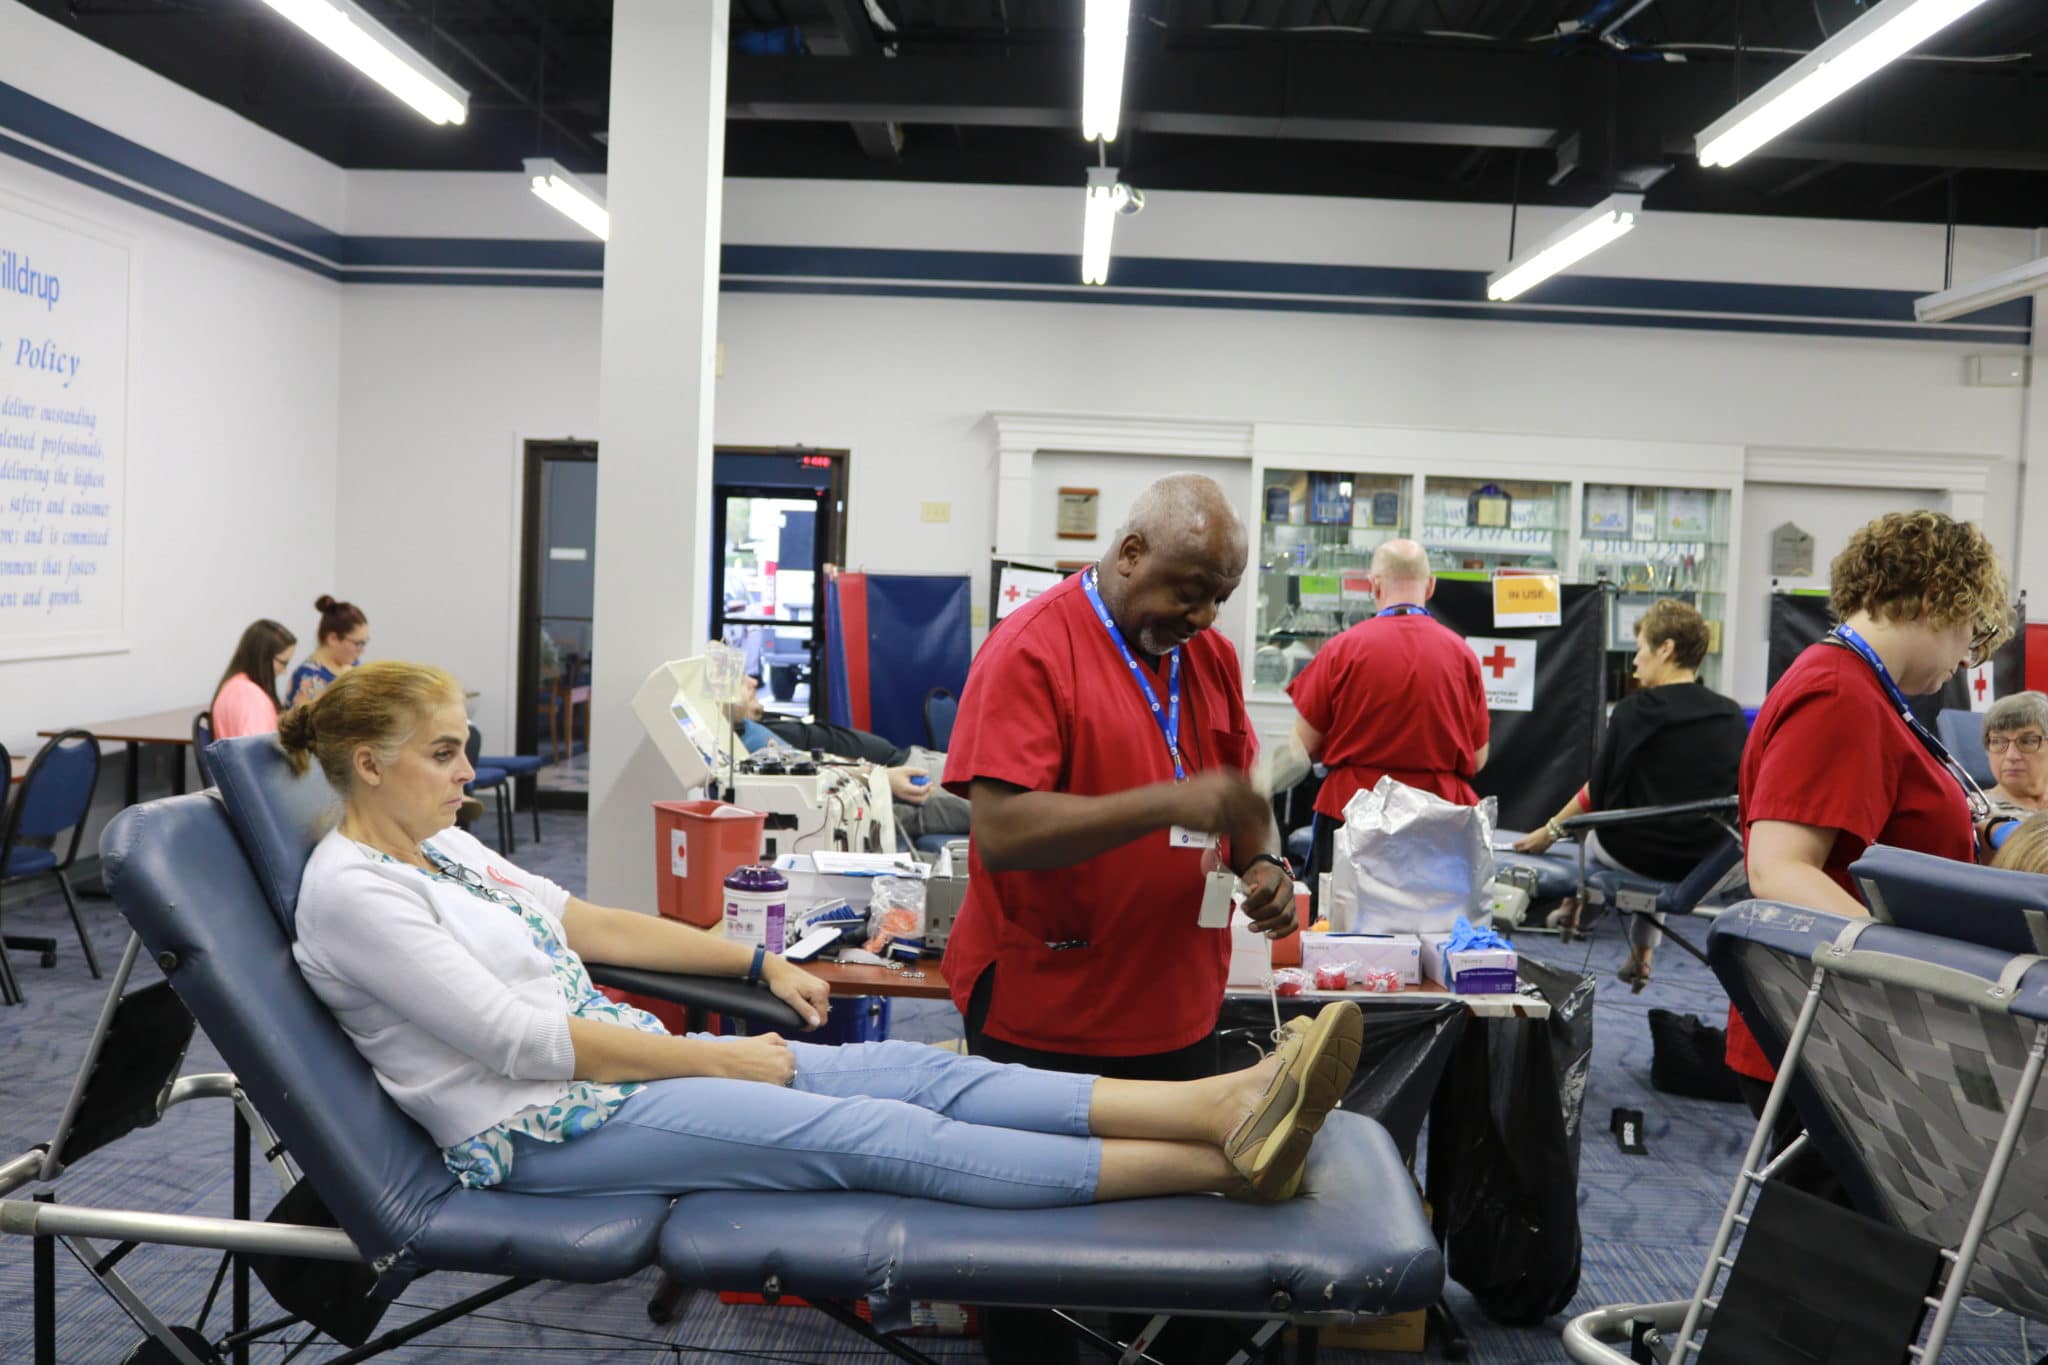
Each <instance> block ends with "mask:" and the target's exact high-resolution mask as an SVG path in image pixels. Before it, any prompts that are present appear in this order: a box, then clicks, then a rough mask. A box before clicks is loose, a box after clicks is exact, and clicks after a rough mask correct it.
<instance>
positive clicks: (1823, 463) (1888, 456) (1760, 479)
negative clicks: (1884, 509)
mask: <svg viewBox="0 0 2048 1365" xmlns="http://www.w3.org/2000/svg"><path fill="white" fill-rule="evenodd" d="M2001 463H2003V461H2002V460H2001V459H2000V457H1998V456H1996V455H1981V454H1973V453H1954V454H1951V453H1945V452H1933V451H1914V452H1889V451H1887V452H1878V451H1868V450H1803V449H1790V448H1784V447H1773V446H1751V447H1750V448H1749V455H1748V458H1747V459H1746V460H1745V461H1744V467H1743V478H1744V479H1745V480H1746V481H1748V482H1750V483H1809V484H1822V485H1837V486H1850V487H1859V488H1927V489H1940V490H1943V491H1946V492H1949V493H1952V494H1962V495H1975V496H1978V497H1982V496H1983V495H1984V493H1985V491H1986V490H1987V489H1988V487H1989V486H1990V482H1991V470H1992V468H1993V467H1994V466H1996V465H1998V464H2001Z"/></svg>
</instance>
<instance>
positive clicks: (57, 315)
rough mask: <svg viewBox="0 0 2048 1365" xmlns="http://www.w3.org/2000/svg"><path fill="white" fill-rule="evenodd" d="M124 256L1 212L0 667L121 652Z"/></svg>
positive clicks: (77, 234) (94, 239) (112, 245)
mask: <svg viewBox="0 0 2048 1365" xmlns="http://www.w3.org/2000/svg"><path fill="white" fill-rule="evenodd" d="M128 292H129V254H128V249H127V248H126V247H125V246H122V245H120V244H118V243H116V242H114V241H110V240H106V239H103V238H101V237H98V236H94V235H92V234H90V233H89V232H86V231H81V230H78V229H76V228H70V227H64V226H60V225H59V224H58V223H57V222H55V221H52V220H50V219H45V218H41V217H32V216H29V215H27V214H22V213H16V212H11V211H8V210H5V209H0V659H8V658H15V659H18V658H35V657H39V656H55V655H62V654H72V653H94V652H99V651H107V650H117V649H125V648H126V647H127V643H126V641H125V640H124V639H123V638H122V632H123V619H122V614H123V601H124V596H125V584H124V573H123V566H124V560H125V557H126V548H127V538H126V534H125V530H126V527H125V517H124V512H125V480H124V473H125V469H126V456H127V436H128V432H127V409H128Z"/></svg>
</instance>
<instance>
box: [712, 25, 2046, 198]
mask: <svg viewBox="0 0 2048 1365" xmlns="http://www.w3.org/2000/svg"><path fill="white" fill-rule="evenodd" d="M1598 60H1600V59H1599V58H1597V57H1586V58H1577V59H1566V60H1558V59H1557V58H1556V57H1554V56H1552V55H1550V54H1548V53H1547V52H1531V51H1526V50H1518V49H1513V48H1477V49H1472V50H1461V49H1450V48H1432V47H1400V46H1394V45H1392V44H1388V45H1371V46H1368V45H1362V44H1350V43H1347V44H1299V43H1286V44H1281V43H1275V44H1272V45H1271V50H1270V51H1264V52H1253V53H1249V54H1247V53H1246V52H1244V51H1243V50H1241V49H1231V50H1222V49H1218V50H1209V49H1201V48H1187V47H1182V48H1172V47H1168V48H1162V49H1160V50H1158V51H1156V52H1153V53H1150V54H1148V55H1147V59H1146V61H1145V62H1144V63H1142V64H1140V65H1138V66H1136V67H1134V68H1133V72H1132V79H1131V84H1130V88H1128V89H1127V90H1126V92H1125V99H1124V104H1125V122H1126V123H1128V124H1129V125H1130V126H1132V127H1135V128H1139V129H1142V130H1144V131H1147V132H1153V133H1169V134H1179V135H1187V136H1203V137H1242V138H1284V139H1289V140H1297V141H1310V142H1314V141H1336V142H1361V143H1375V142H1376V143H1405V144H1422V145H1440V146H1456V147H1497V148H1524V149H1540V148H1549V147H1552V146H1555V145H1557V144H1558V143H1559V142H1560V141H1562V140H1563V139H1564V138H1565V137H1567V136H1569V135H1570V134H1571V133H1573V132H1583V133H1586V134H1588V135H1589V136H1592V137H1593V138H1594V139H1595V140H1596V141H1598V140H1600V139H1604V138H1605V137H1606V136H1607V130H1608V129H1609V128H1611V129H1612V130H1613V137H1614V141H1615V144H1616V145H1615V146H1614V148H1613V152H1612V155H1611V157H1609V158H1607V160H1606V161H1604V162H1601V163H1597V164H1599V165H1603V166H1604V165H1611V166H1613V167H1616V168H1622V167H1628V166H1632V165H1638V164H1642V163H1644V162H1648V161H1660V160H1661V161H1671V162H1683V161H1685V160H1687V159H1689V158H1690V157H1691V155H1692V150H1693V138H1694V135H1695V134H1696V133H1697V132H1698V131H1699V130H1700V129H1701V128H1704V127H1705V126H1707V124H1708V123H1710V122H1711V121H1712V120H1713V119H1714V118H1715V117H1716V116H1718V115H1719V114H1721V113H1723V112H1725V111H1726V110H1727V107H1728V104H1729V90H1728V74H1727V70H1726V68H1725V67H1723V66H1721V65H1720V64H1710V63H1664V62H1656V63H1642V62H1617V63H1612V64H1611V65H1610V66H1609V68H1608V74H1609V76H1610V77H1611V79H1612V81H1613V87H1612V92H1611V100H1612V104H1611V115H1610V105H1609V103H1608V96H1607V95H1606V94H1605V93H1603V94H1602V95H1601V97H1600V98H1599V99H1589V97H1588V93H1587V92H1588V90H1589V89H1591V88H1592V87H1590V86H1589V83H1588V81H1587V79H1586V78H1587V76H1588V75H1589V74H1591V73H1590V72H1589V71H1588V70H1587V69H1586V67H1587V64H1588V63H1589V62H1593V61H1598ZM1079 85H1080V63H1079V61H1078V60H1075V59H1074V55H1073V53H1072V51H1071V50H1069V49H1068V48H1066V47H1063V46H1053V47H1047V48H1041V49H1035V50H1019V51H1015V52H1013V53H1012V54H1011V55H1010V56H1009V57H1007V58H1000V59H998V58H980V57H962V56H946V57H918V56H914V55H904V56H899V57H896V58H894V59H870V60H863V59H858V58H843V59H831V60H827V59H800V58H766V57H745V58H742V57H735V58H734V59H733V61H732V64H731V67H730V70H729V79H728V87H729V88H728V95H729V104H728V109H727V117H728V118H730V119H733V120H736V121H744V120H752V119H760V120H771V121H799V122H853V121H857V120H861V119H867V120H871V121H882V122H892V123H936V124H960V125H968V126H982V127H1013V128H1055V127H1065V126H1068V125H1070V124H1071V123H1072V122H1073V119H1074V111H1075V110H1076V109H1078V108H1079V107H1080V104H1079V101H1080V90H1079ZM2044 122H2048V94H2043V93H2038V92H2035V91H2034V90H2033V89H2032V87H2031V86H2030V84H2029V83H2028V82H2027V81H2026V80H2024V79H2018V78H2015V76H2014V74H2013V73H2010V72H2005V71H2001V70H1998V69H1996V68H1991V69H1983V68H1967V67H1941V66H1931V65H1923V66H1919V67H1916V68H1914V69H1912V70H1910V71H1901V72H1895V73H1890V74H1889V75H1888V77H1887V80H1886V83H1885V86H1884V88H1883V89H1882V90H1881V91H1877V92H1872V93H1871V94H1869V95H1867V96H1862V97H1858V96H1852V97H1850V98H1848V99H1844V100H1842V101H1839V102H1838V104H1837V106H1835V107H1833V108H1830V109H1828V110H1824V111H1823V112H1822V113H1820V114H1818V115H1816V116H1815V117H1813V118H1812V119H1810V120H1808V122H1807V123H1806V124H1805V125H1803V126H1802V127H1801V128H1800V129H1799V135H1798V136H1795V137H1789V138H1785V139H1781V140H1780V141H1779V142H1778V143H1774V144H1773V145H1772V146H1771V147H1770V148H1768V149H1766V150H1765V151H1764V152H1761V153H1759V154H1758V155H1759V157H1760V158H1778V159H1787V158H1789V159H1794V160H1803V161H1836V162H1842V163H1845V164H1850V165H1859V164H1860V165H1925V166H1928V167H1940V168H1964V169H1994V170H2019V171H2048V147H2044V146H2043V145H2042V144H2041V141H2040V138H2039V135H2038V132H2037V130H2038V129H2039V128H2041V127H2042V126H2043V125H2044ZM1587 164H1588V165H1589V166H1594V165H1596V163H1595V162H1593V161H1590V160H1589V161H1588V163H1587Z"/></svg>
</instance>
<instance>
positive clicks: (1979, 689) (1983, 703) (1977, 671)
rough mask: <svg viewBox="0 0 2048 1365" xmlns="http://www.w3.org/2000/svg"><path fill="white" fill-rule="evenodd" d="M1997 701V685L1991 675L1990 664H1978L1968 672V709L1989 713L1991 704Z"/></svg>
mask: <svg viewBox="0 0 2048 1365" xmlns="http://www.w3.org/2000/svg"><path fill="white" fill-rule="evenodd" d="M1996 700H1998V683H1997V680H1996V679H1995V678H1993V677H1992V675H1991V665H1990V664H1979V665H1978V666H1977V667H1975V668H1973V669H1971V670H1970V709H1971V710H1972V711H1989V710H1990V709H1991V703H1992V702H1994V701H1996Z"/></svg>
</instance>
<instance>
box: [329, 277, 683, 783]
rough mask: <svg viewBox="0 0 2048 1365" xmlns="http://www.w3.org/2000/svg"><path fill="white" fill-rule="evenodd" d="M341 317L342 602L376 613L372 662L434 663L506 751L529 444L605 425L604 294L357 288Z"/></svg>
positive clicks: (338, 500) (345, 299) (338, 514)
mask: <svg viewBox="0 0 2048 1365" xmlns="http://www.w3.org/2000/svg"><path fill="white" fill-rule="evenodd" d="M340 312H341V322H340V329H339V330H340V335H341V354H340V364H339V375H340V391H341V394H342V406H341V435H340V443H341V450H342V457H341V468H342V470H343V476H342V478H341V480H340V484H339V487H338V488H337V490H336V494H335V500H334V510H335V518H336V522H337V525H338V526H339V528H340V531H339V534H338V537H337V541H336V552H335V560H334V563H335V568H334V582H335V584H336V587H335V588H334V592H335V593H336V595H337V596H340V597H344V598H346V599H347V600H349V601H351V602H354V603H356V604H357V605H358V606H360V607H362V609H363V611H364V614H365V615H367V616H368V617H369V618H370V632H371V635H372V637H373V639H374V641H375V644H374V653H373V655H372V657H374V658H383V659H417V660H421V661H425V662H430V663H436V664H439V665H441V666H442V667H444V668H447V669H449V670H451V671H453V672H454V674H455V675H456V676H457V677H458V678H460V679H461V680H462V681H463V682H464V683H465V684H466V685H467V686H468V687H470V688H471V689H473V690H476V691H479V692H481V693H482V694H483V695H482V696H480V697H478V698H477V699H476V700H475V701H474V702H473V703H471V705H472V708H473V714H474V715H475V717H476V721H477V725H478V727H479V728H481V729H482V731H483V733H484V736H485V748H486V750H489V751H500V750H501V746H509V743H510V740H511V737H512V724H513V720H514V717H513V714H512V707H513V704H514V702H515V701H516V696H515V693H514V689H515V686H516V683H517V672H516V667H517V661H516V657H515V654H516V644H517V640H518V635H517V620H516V617H517V612H518V601H519V562H518V561H519V535H520V514H521V501H520V499H521V496H522V495H521V491H520V480H521V468H522V462H523V459H524V449H523V446H524V442H525V441H526V440H528V439H533V438H543V437H583V438H588V437H591V436H593V435H595V434H596V433H597V373H598V320H599V316H600V299H599V296H598V293H597V291H596V290H588V289H561V290H557V289H475V288H467V287H462V286H453V287H445V288H428V287H424V286H410V285H406V286H360V285H359V286H352V287H350V288H349V289H348V290H346V291H345V292H344V294H343V296H342V303H341V310H340ZM599 477H600V478H602V477H603V474H602V464H601V463H600V474H599ZM600 553H602V551H601V550H600ZM650 590H653V591H659V586H658V585H651V588H650Z"/></svg>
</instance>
